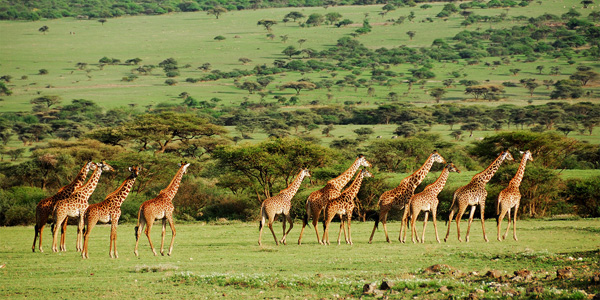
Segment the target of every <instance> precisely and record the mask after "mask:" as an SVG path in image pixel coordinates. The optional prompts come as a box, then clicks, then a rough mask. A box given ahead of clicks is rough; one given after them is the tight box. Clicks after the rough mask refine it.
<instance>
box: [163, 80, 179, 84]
mask: <svg viewBox="0 0 600 300" xmlns="http://www.w3.org/2000/svg"><path fill="white" fill-rule="evenodd" d="M165 84H167V85H176V84H177V80H175V79H167V80H165Z"/></svg>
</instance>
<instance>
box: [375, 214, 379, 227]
mask: <svg viewBox="0 0 600 300" xmlns="http://www.w3.org/2000/svg"><path fill="white" fill-rule="evenodd" d="M375 228H379V216H376V217H375Z"/></svg>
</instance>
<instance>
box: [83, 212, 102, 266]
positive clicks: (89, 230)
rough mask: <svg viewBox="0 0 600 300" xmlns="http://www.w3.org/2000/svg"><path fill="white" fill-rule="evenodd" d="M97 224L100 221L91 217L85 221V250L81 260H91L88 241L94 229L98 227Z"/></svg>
mask: <svg viewBox="0 0 600 300" xmlns="http://www.w3.org/2000/svg"><path fill="white" fill-rule="evenodd" d="M97 222H98V219H96V218H91V217H88V218H86V220H85V223H86V225H87V226H86V230H85V234H84V235H83V249H82V250H81V258H83V259H86V258H89V255H88V241H89V238H90V234H91V233H92V228H94V226H96V223H97Z"/></svg>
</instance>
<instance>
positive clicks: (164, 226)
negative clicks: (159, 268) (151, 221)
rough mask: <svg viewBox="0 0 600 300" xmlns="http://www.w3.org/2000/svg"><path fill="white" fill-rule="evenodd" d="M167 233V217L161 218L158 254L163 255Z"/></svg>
mask: <svg viewBox="0 0 600 300" xmlns="http://www.w3.org/2000/svg"><path fill="white" fill-rule="evenodd" d="M166 234H167V218H163V219H162V231H161V234H160V255H162V256H165V249H164V248H165V235H166Z"/></svg>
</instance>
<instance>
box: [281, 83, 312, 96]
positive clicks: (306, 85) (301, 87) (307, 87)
mask: <svg viewBox="0 0 600 300" xmlns="http://www.w3.org/2000/svg"><path fill="white" fill-rule="evenodd" d="M316 87H317V86H316V85H315V84H314V83H312V82H308V81H290V82H287V83H284V84H282V85H281V86H280V87H279V88H280V89H294V90H296V95H299V94H300V91H301V90H312V89H315V88H316Z"/></svg>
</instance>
